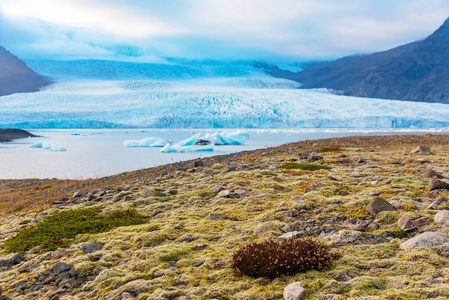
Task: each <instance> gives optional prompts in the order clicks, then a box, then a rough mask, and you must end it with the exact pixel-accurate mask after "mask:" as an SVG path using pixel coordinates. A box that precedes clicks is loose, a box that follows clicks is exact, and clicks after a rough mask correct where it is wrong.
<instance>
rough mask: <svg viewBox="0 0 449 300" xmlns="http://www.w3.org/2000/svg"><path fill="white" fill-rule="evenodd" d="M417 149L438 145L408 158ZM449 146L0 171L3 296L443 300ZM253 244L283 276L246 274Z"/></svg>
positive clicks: (296, 147) (447, 275) (349, 141)
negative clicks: (62, 176)
mask: <svg viewBox="0 0 449 300" xmlns="http://www.w3.org/2000/svg"><path fill="white" fill-rule="evenodd" d="M420 145H426V146H429V147H430V149H431V152H430V153H427V152H426V153H427V154H424V153H423V152H424V150H422V151H421V152H419V151H418V152H417V153H411V151H412V150H413V149H415V148H416V147H417V146H420ZM447 145H449V136H447V135H423V136H384V137H348V138H339V139H325V140H316V141H304V142H297V143H291V144H286V145H282V146H279V147H275V148H268V149H260V150H256V151H251V152H243V153H236V154H231V155H226V156H217V157H212V158H206V159H201V160H195V161H187V162H181V163H175V164H171V165H167V166H160V167H156V168H153V169H147V170H140V171H135V172H129V173H124V174H118V175H116V176H111V177H107V178H100V179H91V180H83V181H73V180H71V181H69V180H55V179H53V180H36V179H32V180H31V179H30V180H2V181H0V187H1V189H0V213H1V216H0V218H1V222H0V245H1V248H0V287H1V295H2V296H0V298H1V297H3V298H1V299H52V298H53V299H56V297H58V298H59V299H126V298H128V299H129V298H136V299H178V300H182V299H283V291H284V288H285V287H286V286H287V285H289V284H291V283H293V282H298V281H299V282H301V286H302V287H303V288H304V289H305V290H306V291H307V296H306V297H305V298H304V299H323V300H324V299H327V300H332V299H336V300H339V299H447V298H449V267H448V266H449V243H447V242H446V239H447V236H448V235H449V227H446V225H449V222H446V221H447V217H445V210H447V209H448V208H449V203H448V201H447V198H446V197H447V193H448V191H447V190H446V189H444V188H438V187H444V184H441V182H437V180H440V181H443V182H449V179H447V178H448V176H449V172H448V170H449V168H448V166H449V162H448V156H449V146H447ZM422 149H424V148H422ZM297 165H299V166H305V167H293V168H287V167H286V166H297ZM315 165H318V166H326V167H327V168H321V167H320V168H315V167H311V166H315ZM430 169H432V171H433V173H432V172H430V171H429V170H430ZM382 201H384V202H386V203H387V204H385V203H384V202H382ZM374 202H376V203H380V204H382V205H383V206H382V205H380V206H382V207H383V208H382V209H383V210H382V209H379V207H380V206H379V207H374V204H373V203H374ZM390 203H391V204H390ZM388 205H390V206H391V207H390V206H388ZM392 207H393V208H392ZM429 233H433V234H438V238H433V240H432V241H431V242H427V243H428V244H426V243H425V242H422V243H421V244H419V245H420V246H419V247H414V246H411V248H404V247H405V246H404V244H403V243H404V242H406V241H409V242H408V243H411V242H413V241H410V240H411V239H412V238H415V239H416V238H420V237H422V234H424V235H426V234H429ZM290 236H292V237H290ZM434 242H435V243H436V242H438V243H439V244H434ZM302 243H309V244H307V245H308V246H304V244H302ZM429 243H430V244H429ZM299 244H301V245H302V246H298V245H299ZM258 245H259V246H258ZM260 245H267V246H266V247H262V248H257V247H260ZM268 245H271V246H270V247H272V248H273V249H278V250H279V249H284V250H285V251H284V252H283V255H285V259H284V261H281V260H280V259H279V257H278V262H273V260H271V259H270V255H271V254H270V253H269V251H268V252H267V251H265V250H267V249H268V248H270V247H268ZM287 245H289V246H288V247H287ZM251 247H253V248H251ZM304 247H305V248H307V249H309V251H308V254H307V255H306V256H302V255H301V253H300V252H301V251H302V250H301V249H304ZM255 249H256V250H257V249H258V250H257V251H255ZM245 251H247V252H248V251H253V252H252V254H254V257H255V258H256V259H258V260H261V261H263V262H265V263H267V264H268V265H271V266H274V267H273V268H274V269H275V270H276V271H275V272H272V273H269V274H265V273H263V272H262V273H261V272H259V271H257V272H259V273H257V274H255V273H254V274H253V273H247V272H246V271H243V269H244V268H243V267H242V266H240V267H239V266H238V260H236V258H235V257H236V256H238V254H239V253H243V252H245ZM277 252H279V251H277ZM289 254H292V255H289ZM298 257H300V258H301V259H302V260H301V259H300V260H299V261H302V262H304V259H305V258H311V257H314V258H316V259H317V260H319V259H321V258H323V257H328V258H331V259H326V260H325V262H326V263H324V262H322V263H321V265H320V266H319V267H311V268H303V266H304V265H302V264H298V263H297V262H298ZM285 262H287V264H285ZM281 264H282V266H280V265H281ZM250 265H251V263H247V264H246V266H247V267H248V268H250V267H251V266H254V264H252V265H251V266H250ZM285 265H289V266H291V267H289V268H287V269H289V270H288V271H285V269H283V268H284V267H285ZM311 265H313V264H311ZM290 268H292V269H295V270H293V271H290ZM248 275H249V276H248Z"/></svg>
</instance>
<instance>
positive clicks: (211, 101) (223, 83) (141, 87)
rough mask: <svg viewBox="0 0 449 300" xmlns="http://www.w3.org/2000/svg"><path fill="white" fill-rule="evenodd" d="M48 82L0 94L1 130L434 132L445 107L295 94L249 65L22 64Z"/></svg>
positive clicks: (293, 86)
mask: <svg viewBox="0 0 449 300" xmlns="http://www.w3.org/2000/svg"><path fill="white" fill-rule="evenodd" d="M27 64H29V65H30V66H31V67H32V68H33V69H34V70H36V71H37V72H40V73H42V74H44V75H47V76H51V77H53V79H54V82H55V83H54V84H53V85H51V86H48V87H46V88H44V89H43V90H41V91H39V92H35V93H27V94H13V95H9V96H4V97H0V128H29V129H32V128H35V129H36V128H159V129H163V128H172V129H175V128H211V129H220V128H242V129H245V128H247V129H251V128H256V129H257V128H260V129H273V128H274V129H275V128H439V127H448V126H449V120H448V118H447V116H448V115H449V105H447V104H436V103H420V102H407V101H392V100H380V99H369V98H357V97H348V96H341V95H335V94H333V93H332V92H331V91H328V90H325V89H324V90H323V89H320V90H303V89H298V87H299V86H300V84H299V83H297V82H294V81H290V80H287V79H280V78H274V77H271V76H269V75H267V74H265V73H263V72H262V71H260V70H257V69H256V68H254V67H253V66H252V64H251V63H248V62H240V63H229V64H227V63H217V62H208V63H202V64H201V65H200V66H199V65H198V64H195V63H191V62H190V63H188V62H182V63H180V62H178V61H174V62H172V64H171V65H163V64H156V65H151V64H142V63H140V64H137V63H129V62H105V61H77V62H73V61H67V62H64V61H63V62H54V61H39V60H34V61H27Z"/></svg>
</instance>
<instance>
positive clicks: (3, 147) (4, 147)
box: [0, 144, 14, 149]
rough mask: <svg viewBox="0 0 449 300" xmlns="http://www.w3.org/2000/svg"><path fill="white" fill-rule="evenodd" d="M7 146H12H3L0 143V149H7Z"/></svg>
mask: <svg viewBox="0 0 449 300" xmlns="http://www.w3.org/2000/svg"><path fill="white" fill-rule="evenodd" d="M7 148H14V147H8V146H5V145H3V144H0V149H7Z"/></svg>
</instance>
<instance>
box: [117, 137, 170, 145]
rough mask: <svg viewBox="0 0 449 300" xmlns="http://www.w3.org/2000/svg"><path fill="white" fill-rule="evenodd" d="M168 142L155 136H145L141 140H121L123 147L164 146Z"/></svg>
mask: <svg viewBox="0 0 449 300" xmlns="http://www.w3.org/2000/svg"><path fill="white" fill-rule="evenodd" d="M167 144H168V142H167V141H166V140H164V139H161V138H157V137H147V138H144V139H141V140H126V141H124V142H123V145H124V146H125V147H164V146H165V145H167Z"/></svg>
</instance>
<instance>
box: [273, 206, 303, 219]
mask: <svg viewBox="0 0 449 300" xmlns="http://www.w3.org/2000/svg"><path fill="white" fill-rule="evenodd" d="M297 215H299V211H298V210H296V209H294V208H293V209H291V210H283V211H278V212H277V213H276V217H282V218H291V217H296V216H297Z"/></svg>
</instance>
